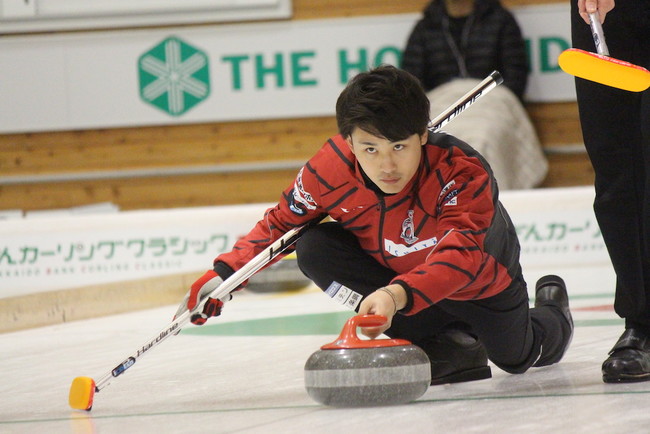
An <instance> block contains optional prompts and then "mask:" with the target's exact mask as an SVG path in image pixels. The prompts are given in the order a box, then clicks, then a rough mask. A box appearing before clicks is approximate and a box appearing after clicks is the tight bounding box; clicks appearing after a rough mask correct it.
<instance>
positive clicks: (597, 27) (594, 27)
mask: <svg viewBox="0 0 650 434" xmlns="http://www.w3.org/2000/svg"><path fill="white" fill-rule="evenodd" d="M589 25H590V26H591V35H592V36H593V38H594V44H595V45H596V51H597V52H598V54H600V55H602V56H609V48H607V43H606V42H605V33H604V32H603V26H602V25H601V24H600V19H599V18H598V12H597V11H596V12H593V13H590V14H589Z"/></svg>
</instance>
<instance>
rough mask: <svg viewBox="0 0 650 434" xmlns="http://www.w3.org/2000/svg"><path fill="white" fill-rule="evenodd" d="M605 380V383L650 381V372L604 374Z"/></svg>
mask: <svg viewBox="0 0 650 434" xmlns="http://www.w3.org/2000/svg"><path fill="white" fill-rule="evenodd" d="M603 381H604V382H605V383H640V382H642V381H650V374H638V375H625V374H622V375H617V376H610V375H603Z"/></svg>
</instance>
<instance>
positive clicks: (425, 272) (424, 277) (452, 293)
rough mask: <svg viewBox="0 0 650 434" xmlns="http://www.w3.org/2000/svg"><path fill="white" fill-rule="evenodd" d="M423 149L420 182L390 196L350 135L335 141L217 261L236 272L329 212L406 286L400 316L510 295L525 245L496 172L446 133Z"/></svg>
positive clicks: (434, 137)
mask: <svg viewBox="0 0 650 434" xmlns="http://www.w3.org/2000/svg"><path fill="white" fill-rule="evenodd" d="M422 149H423V152H422V160H421V162H420V168H419V170H418V171H417V172H416V174H415V175H414V176H413V179H412V180H411V181H410V182H409V184H407V186H406V187H405V188H404V189H403V190H402V191H401V192H400V193H397V194H394V195H386V194H382V193H381V192H379V193H378V191H379V190H378V189H377V188H376V186H374V185H372V183H371V182H370V181H369V180H367V178H365V175H364V174H363V172H362V171H361V169H360V167H359V165H358V164H357V162H356V158H355V156H354V154H353V153H352V152H351V150H350V149H349V147H348V145H347V143H346V142H345V140H344V139H343V137H342V136H340V135H337V136H334V137H332V138H330V139H329V140H328V141H327V142H326V143H325V144H324V145H323V147H322V148H321V149H320V151H319V152H318V153H316V155H314V156H313V157H312V158H311V159H310V160H309V161H308V162H307V163H306V164H305V165H304V166H303V167H302V169H301V170H300V172H299V173H298V175H297V177H296V179H295V181H294V183H293V185H291V186H290V187H288V188H287V189H286V190H285V191H284V192H283V196H282V200H281V201H280V202H279V203H278V204H277V205H276V206H275V207H274V208H270V209H269V210H267V211H266V213H265V215H264V218H263V219H262V220H260V221H259V222H258V223H257V224H256V225H255V226H254V227H253V229H252V230H251V231H250V232H249V233H248V235H246V236H245V237H244V238H242V239H240V240H239V241H237V243H236V244H235V246H234V248H233V250H232V251H230V252H228V253H224V254H222V255H219V257H217V258H216V259H215V263H218V262H223V263H225V264H226V265H228V266H229V267H230V268H232V269H233V270H238V269H239V268H241V267H242V266H243V265H244V264H246V263H247V262H248V261H249V260H250V259H251V258H252V257H253V256H254V255H256V254H257V253H259V252H261V251H262V250H263V249H264V248H265V247H266V246H268V245H269V244H271V243H272V242H273V241H275V240H276V239H278V238H279V237H280V236H282V234H284V233H285V232H286V231H288V230H289V229H290V228H292V227H295V226H300V225H303V224H305V223H308V222H313V221H320V220H322V219H323V218H324V217H326V216H328V215H329V216H330V217H331V218H332V219H334V220H336V221H337V222H339V223H340V224H341V225H342V226H343V227H344V228H345V229H347V230H349V231H350V232H352V233H353V234H354V235H356V237H357V238H358V239H359V243H360V244H361V247H362V248H363V249H364V250H365V251H366V252H367V253H368V254H369V255H371V256H372V257H373V258H375V259H376V260H377V261H379V263H381V264H383V265H384V266H386V267H388V268H391V269H393V270H394V271H396V272H397V273H398V275H397V276H396V277H395V278H394V279H393V281H392V282H391V283H400V284H401V285H402V286H404V287H405V288H406V291H407V294H408V299H409V302H408V304H407V305H406V307H405V308H404V309H402V311H400V313H402V314H406V315H410V314H414V313H417V312H419V311H421V310H422V309H425V308H426V307H428V306H430V305H432V304H434V303H436V302H438V301H440V300H442V299H450V300H472V299H478V298H486V297H490V296H492V295H495V294H497V293H499V292H501V291H503V290H504V289H505V288H507V287H508V286H509V285H510V283H511V281H512V278H513V277H514V276H516V274H517V273H518V272H519V270H520V268H519V250H520V248H519V241H518V239H517V235H516V232H515V228H514V226H513V224H512V222H511V221H510V218H509V216H508V214H507V213H506V211H505V209H504V208H503V207H502V205H501V203H500V202H499V200H498V188H497V184H496V181H495V179H494V178H493V176H492V171H491V169H490V168H489V166H488V164H487V163H486V162H485V160H484V159H483V157H482V156H481V155H480V154H478V153H477V152H476V151H475V150H474V149H473V148H471V147H470V146H468V145H467V144H465V143H464V142H462V141H460V140H458V139H456V138H455V137H453V136H450V135H447V134H444V133H430V134H429V139H428V142H427V143H426V144H425V145H424V146H423V147H422ZM373 187H375V188H373ZM359 272H363V270H359ZM353 289H354V288H353Z"/></svg>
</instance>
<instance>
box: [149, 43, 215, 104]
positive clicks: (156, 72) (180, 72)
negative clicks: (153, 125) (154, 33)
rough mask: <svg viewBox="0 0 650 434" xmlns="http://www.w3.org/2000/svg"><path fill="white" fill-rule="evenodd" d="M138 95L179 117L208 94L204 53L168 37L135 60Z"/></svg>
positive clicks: (206, 60) (208, 73) (206, 61)
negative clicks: (136, 64)
mask: <svg viewBox="0 0 650 434" xmlns="http://www.w3.org/2000/svg"><path fill="white" fill-rule="evenodd" d="M138 75H139V85H140V97H141V98H142V100H143V101H145V102H147V103H148V104H151V105H152V106H154V107H156V108H158V109H160V110H162V111H164V112H167V113H169V114H170V115H172V116H180V115H182V114H183V113H185V112H186V111H188V110H189V109H191V108H192V107H194V106H195V105H197V104H198V103H200V102H201V101H203V100H205V99H207V97H208V95H209V94H210V71H209V68H208V56H207V55H206V54H205V53H204V52H203V51H201V50H199V49H198V48H196V47H193V46H191V45H190V44H188V43H186V42H184V41H182V40H181V39H179V38H177V37H170V38H167V39H165V40H164V41H162V42H161V43H160V44H158V45H156V46H155V47H153V48H152V49H151V50H149V51H147V52H146V53H144V54H143V55H142V56H140V58H139V59H138Z"/></svg>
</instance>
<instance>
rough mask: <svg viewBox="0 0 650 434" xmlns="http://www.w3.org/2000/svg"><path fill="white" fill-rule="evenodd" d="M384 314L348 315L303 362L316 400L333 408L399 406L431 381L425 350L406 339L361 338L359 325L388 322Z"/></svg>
mask: <svg viewBox="0 0 650 434" xmlns="http://www.w3.org/2000/svg"><path fill="white" fill-rule="evenodd" d="M386 321H387V319H386V317H384V316H380V315H357V316H354V317H352V318H350V319H349V320H348V321H347V322H346V323H345V326H344V327H343V330H342V331H341V334H340V335H339V337H338V339H336V340H335V341H334V342H332V343H330V344H326V345H323V346H322V347H321V349H320V350H318V351H316V352H315V353H313V354H312V355H311V356H310V357H309V359H308V360H307V362H306V363H305V387H306V389H307V393H308V394H309V396H310V397H311V398H312V399H313V400H314V401H316V402H318V403H320V404H324V405H328V406H332V407H368V406H382V405H398V404H405V403H407V402H410V401H413V400H415V399H417V398H419V397H420V396H422V395H423V394H424V392H426V390H427V388H428V387H429V384H430V383H431V364H430V362H429V358H428V357H427V355H426V353H425V352H424V351H423V350H422V349H421V348H419V347H417V346H415V345H413V344H411V342H409V341H407V340H404V339H370V340H362V339H359V337H358V336H357V332H356V329H357V327H378V326H381V325H383V324H385V323H386Z"/></svg>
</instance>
